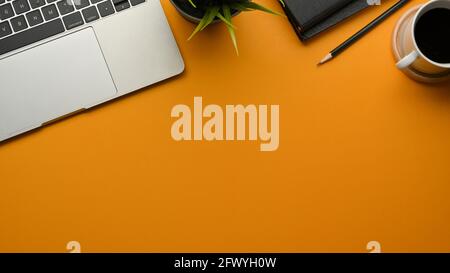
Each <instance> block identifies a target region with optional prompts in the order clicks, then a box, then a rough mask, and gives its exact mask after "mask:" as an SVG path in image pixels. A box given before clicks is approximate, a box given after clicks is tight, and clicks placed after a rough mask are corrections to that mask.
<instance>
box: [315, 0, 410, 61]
mask: <svg viewBox="0 0 450 273" xmlns="http://www.w3.org/2000/svg"><path fill="white" fill-rule="evenodd" d="M408 2H409V0H400V1H398V2H397V3H396V4H395V5H393V6H392V7H391V8H389V9H388V10H386V11H385V12H384V13H383V14H381V15H380V16H378V17H377V18H376V19H375V20H373V21H372V22H370V23H369V24H368V25H367V26H365V27H364V28H363V29H361V30H360V31H358V32H357V33H355V34H354V35H353V36H352V37H350V38H348V39H347V40H346V41H345V42H343V43H342V44H341V45H339V46H338V47H336V48H335V49H333V50H332V51H331V52H330V53H328V54H327V55H326V56H325V57H324V58H323V59H322V60H321V61H320V63H318V65H322V64H324V63H326V62H329V61H331V60H332V59H333V58H334V57H336V56H337V55H339V54H341V53H342V52H343V51H344V50H346V49H347V48H349V47H350V46H351V45H352V44H354V43H355V42H356V41H358V40H359V39H361V38H362V37H363V36H364V35H366V34H367V33H368V32H369V31H371V30H372V29H374V28H375V27H376V26H378V25H379V24H380V23H381V22H383V21H384V20H386V19H387V18H388V17H389V16H391V15H392V14H394V13H395V12H396V11H397V10H399V9H400V8H401V7H403V6H404V5H405V4H406V3H408Z"/></svg>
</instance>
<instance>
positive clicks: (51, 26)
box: [0, 0, 184, 141]
mask: <svg viewBox="0 0 450 273" xmlns="http://www.w3.org/2000/svg"><path fill="white" fill-rule="evenodd" d="M183 69H184V63H183V60H182V57H181V55H180V52H179V50H178V47H177V45H176V42H175V40H174V37H173V35H172V32H171V30H170V27H169V25H168V23H167V20H166V17H165V15H164V12H163V10H162V7H161V4H160V2H159V0H106V1H105V0H0V141H2V140H5V139H8V138H11V137H13V136H16V135H18V134H21V133H23V132H26V131H29V130H32V129H34V128H37V127H40V126H42V125H45V124H48V123H50V122H52V121H54V120H56V119H58V118H61V117H64V116H67V115H70V114H73V113H76V112H78V111H81V110H83V109H88V108H91V107H93V106H95V105H98V104H100V103H103V102H105V101H108V100H111V99H114V98H117V97H119V96H122V95H124V94H127V93H130V92H133V91H135V90H138V89H140V88H143V87H145V86H148V85H151V84H153V83H156V82H159V81H161V80H164V79H167V78H169V77H172V76H175V75H177V74H180V73H181V72H182V71H183Z"/></svg>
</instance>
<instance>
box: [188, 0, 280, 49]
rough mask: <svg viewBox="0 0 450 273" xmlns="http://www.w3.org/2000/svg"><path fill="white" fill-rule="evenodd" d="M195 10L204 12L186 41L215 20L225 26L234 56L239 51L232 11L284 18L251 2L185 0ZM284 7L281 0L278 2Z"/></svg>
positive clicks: (249, 0) (237, 0)
mask: <svg viewBox="0 0 450 273" xmlns="http://www.w3.org/2000/svg"><path fill="white" fill-rule="evenodd" d="M187 1H189V3H191V5H192V6H193V7H195V8H198V9H201V10H203V11H204V16H203V18H202V19H201V20H200V22H199V23H198V25H197V27H196V28H195V29H194V31H193V32H192V34H191V36H190V37H189V39H188V40H190V39H192V37H194V36H195V34H197V33H198V32H200V31H202V30H204V29H205V28H206V27H207V26H209V25H210V24H211V23H212V22H213V21H214V20H215V19H216V18H218V19H220V20H221V21H222V22H224V23H225V26H226V27H227V29H228V32H229V33H230V37H231V41H232V42H233V45H234V48H235V50H236V54H238V55H239V50H238V46H237V40H236V33H235V29H236V27H235V26H234V25H233V23H232V20H231V14H232V11H253V10H259V11H263V12H266V13H270V14H274V15H279V16H284V15H283V14H281V13H278V12H276V11H273V10H271V9H269V8H266V7H264V6H262V5H260V4H257V3H255V2H253V1H251V0H187ZM278 1H280V2H281V3H282V5H284V2H283V0H278Z"/></svg>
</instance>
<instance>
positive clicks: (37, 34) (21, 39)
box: [0, 19, 65, 55]
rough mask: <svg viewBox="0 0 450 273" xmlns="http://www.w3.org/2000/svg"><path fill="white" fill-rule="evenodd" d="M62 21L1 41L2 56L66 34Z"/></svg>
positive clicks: (0, 53)
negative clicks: (60, 34) (62, 33)
mask: <svg viewBox="0 0 450 273" xmlns="http://www.w3.org/2000/svg"><path fill="white" fill-rule="evenodd" d="M64 31H65V29H64V26H63V23H62V21H61V19H56V20H53V21H50V22H48V23H45V24H42V25H39V26H37V27H34V28H30V29H27V30H25V31H22V32H19V33H17V34H15V35H12V36H9V37H7V38H5V39H3V40H0V55H2V54H5V53H7V52H10V51H13V50H15V49H19V48H21V47H24V46H26V45H29V44H32V43H35V42H38V41H40V40H43V39H46V38H48V37H51V36H54V35H56V34H59V33H61V32H64Z"/></svg>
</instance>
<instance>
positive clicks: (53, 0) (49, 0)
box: [47, 0, 56, 4]
mask: <svg viewBox="0 0 450 273" xmlns="http://www.w3.org/2000/svg"><path fill="white" fill-rule="evenodd" d="M55 1H56V0H47V4H50V3H53V2H55Z"/></svg>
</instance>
